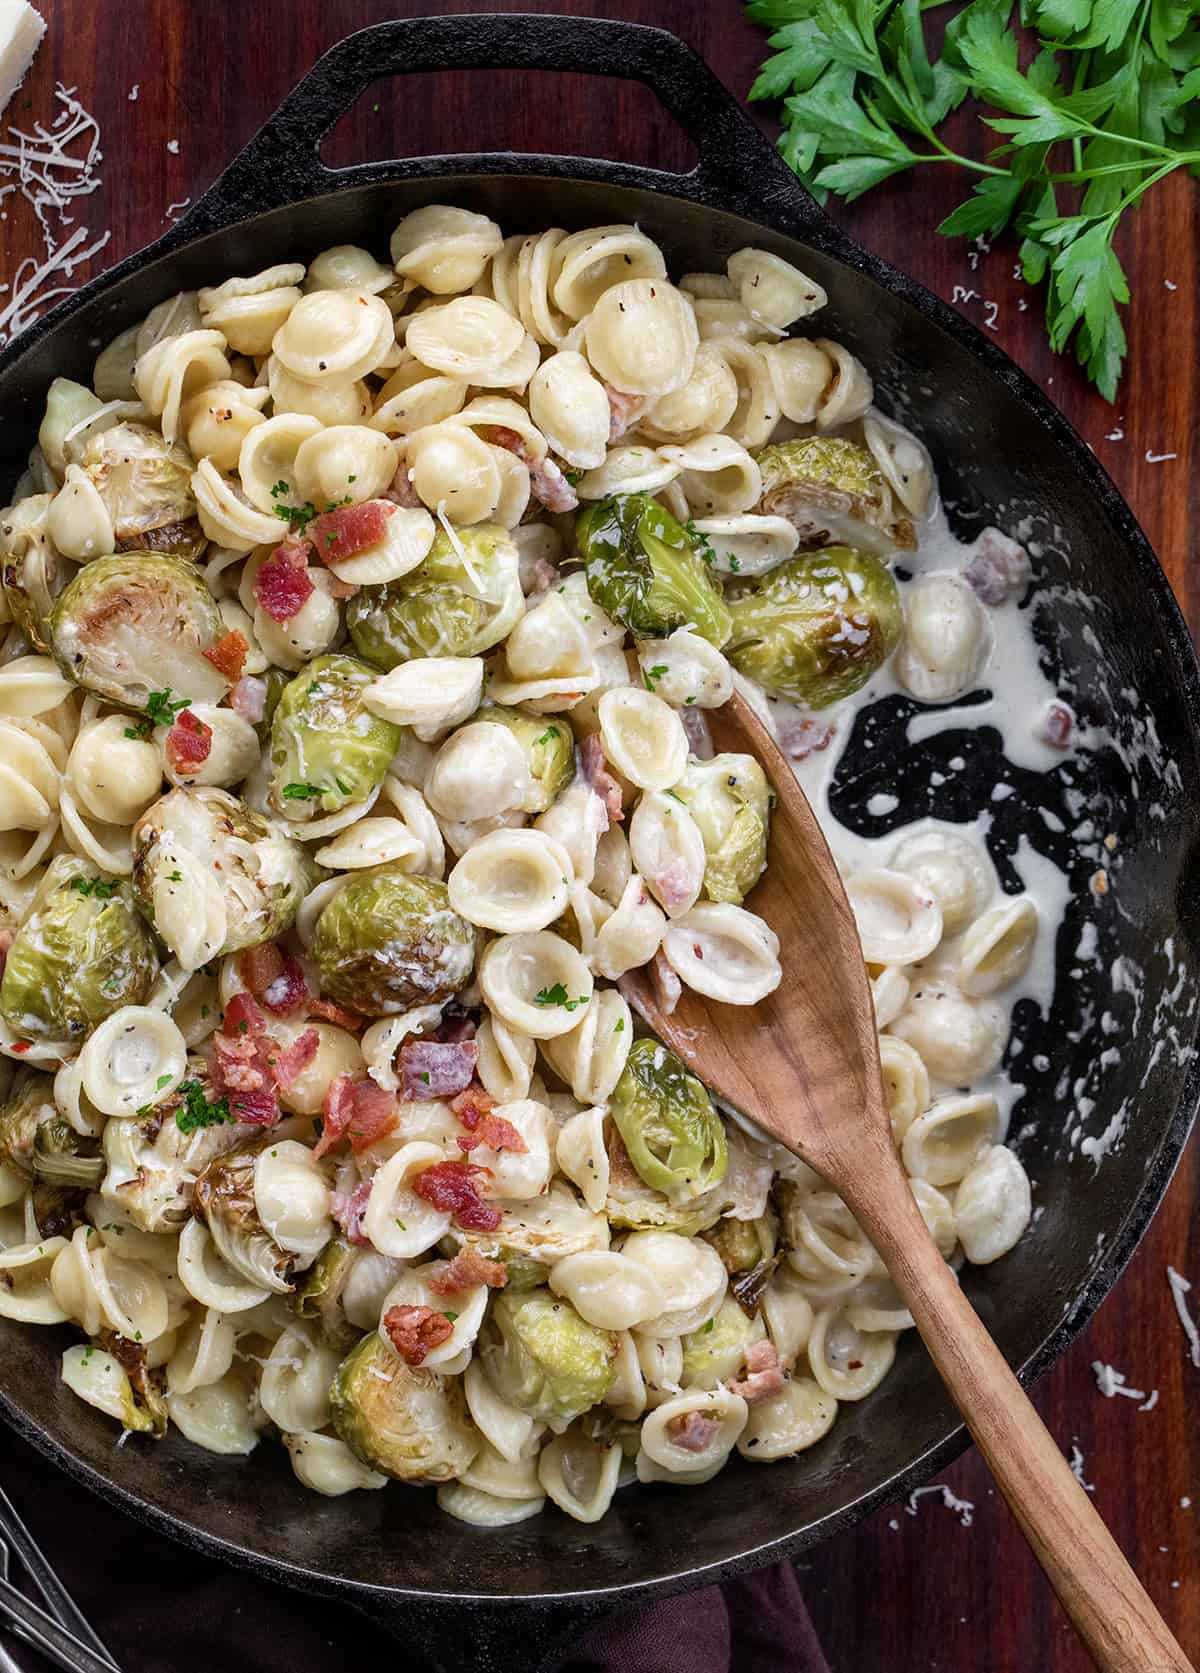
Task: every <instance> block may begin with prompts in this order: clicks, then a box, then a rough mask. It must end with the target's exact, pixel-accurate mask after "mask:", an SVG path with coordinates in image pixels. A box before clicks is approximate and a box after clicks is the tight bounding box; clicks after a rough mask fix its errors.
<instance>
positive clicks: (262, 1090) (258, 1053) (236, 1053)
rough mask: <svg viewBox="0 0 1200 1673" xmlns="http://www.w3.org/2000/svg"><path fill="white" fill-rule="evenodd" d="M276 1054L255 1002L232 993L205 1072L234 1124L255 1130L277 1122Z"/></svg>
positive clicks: (243, 994)
mask: <svg viewBox="0 0 1200 1673" xmlns="http://www.w3.org/2000/svg"><path fill="white" fill-rule="evenodd" d="M279 1051H280V1047H279V1045H278V1042H276V1041H275V1040H273V1039H272V1038H271V1036H270V1035H269V1034H268V1033H267V1027H266V1019H265V1018H264V1017H263V1014H262V1012H261V1011H260V1010H259V1008H258V1005H257V1004H256V1002H255V1001H254V999H253V998H252V997H251V996H250V994H248V993H235V994H234V996H233V998H232V999H231V1000H230V1001H229V1004H228V1005H227V1006H226V1007H225V1021H224V1025H223V1028H222V1030H221V1032H220V1033H218V1034H214V1035H213V1037H212V1053H211V1056H210V1058H209V1069H208V1073H209V1079H210V1081H211V1082H212V1087H213V1094H214V1096H215V1097H221V1096H222V1095H225V1096H227V1097H228V1098H229V1113H230V1114H231V1115H232V1116H233V1118H234V1120H235V1121H246V1122H249V1123H250V1124H251V1125H253V1126H256V1127H271V1126H273V1125H274V1124H275V1122H276V1121H278V1119H279V1095H278V1092H277V1089H276V1080H275V1068H274V1064H275V1060H276V1059H277V1058H278V1055H279Z"/></svg>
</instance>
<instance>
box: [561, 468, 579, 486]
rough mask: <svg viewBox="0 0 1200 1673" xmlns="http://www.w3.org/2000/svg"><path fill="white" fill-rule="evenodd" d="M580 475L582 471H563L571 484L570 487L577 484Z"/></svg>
mask: <svg viewBox="0 0 1200 1673" xmlns="http://www.w3.org/2000/svg"><path fill="white" fill-rule="evenodd" d="M582 475H583V472H582V471H564V472H563V476H564V477H565V478H566V479H567V481H568V482H569V483H570V484H571V486H572V488H574V487H576V486H577V485H578V483H579V479H580V477H581V476H582Z"/></svg>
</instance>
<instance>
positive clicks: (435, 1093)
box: [400, 1040, 479, 1099]
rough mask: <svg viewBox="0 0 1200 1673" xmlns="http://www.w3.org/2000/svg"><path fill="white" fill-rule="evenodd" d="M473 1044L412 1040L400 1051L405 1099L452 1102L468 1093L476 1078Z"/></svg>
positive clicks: (474, 1048) (477, 1053) (477, 1052)
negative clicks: (461, 1094)
mask: <svg viewBox="0 0 1200 1673" xmlns="http://www.w3.org/2000/svg"><path fill="white" fill-rule="evenodd" d="M478 1055H479V1048H478V1046H476V1044H475V1042H474V1040H462V1041H454V1042H448V1043H443V1042H442V1041H439V1040H409V1041H407V1042H406V1043H405V1044H404V1045H403V1046H401V1048H400V1066H401V1068H402V1069H403V1071H404V1085H403V1096H404V1098H406V1099H421V1098H449V1097H451V1096H452V1095H453V1094H454V1093H458V1092H465V1091H466V1089H467V1087H469V1086H470V1084H471V1081H472V1078H473V1077H474V1074H475V1060H476V1058H477V1057H478Z"/></svg>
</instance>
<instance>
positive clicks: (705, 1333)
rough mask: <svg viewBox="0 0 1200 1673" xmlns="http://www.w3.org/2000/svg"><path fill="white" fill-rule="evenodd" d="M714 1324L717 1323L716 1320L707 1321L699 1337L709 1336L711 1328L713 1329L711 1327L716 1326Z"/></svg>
mask: <svg viewBox="0 0 1200 1673" xmlns="http://www.w3.org/2000/svg"><path fill="white" fill-rule="evenodd" d="M716 1322H717V1321H716V1319H709V1321H708V1323H707V1324H706V1325H705V1326H704V1328H703V1329H702V1330H701V1332H700V1334H701V1336H709V1335H711V1333H712V1327H713V1325H715V1324H716Z"/></svg>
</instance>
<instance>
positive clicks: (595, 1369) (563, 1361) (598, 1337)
mask: <svg viewBox="0 0 1200 1673" xmlns="http://www.w3.org/2000/svg"><path fill="white" fill-rule="evenodd" d="M481 1352H482V1356H483V1367H484V1370H485V1371H486V1373H487V1376H488V1380H489V1381H490V1382H491V1383H492V1385H493V1387H494V1388H495V1389H496V1390H497V1391H498V1393H500V1394H501V1395H502V1396H503V1397H504V1399H506V1400H508V1401H510V1402H511V1403H512V1405H514V1406H517V1407H518V1408H519V1409H520V1410H521V1411H523V1412H527V1413H528V1414H529V1416H530V1417H533V1418H536V1419H537V1420H538V1422H540V1423H552V1424H554V1426H555V1428H556V1429H559V1430H562V1429H564V1428H565V1427H566V1425H567V1424H568V1423H570V1422H572V1421H573V1419H575V1418H577V1417H580V1416H582V1414H583V1413H584V1412H586V1411H590V1410H591V1408H592V1407H593V1406H598V1405H599V1404H600V1402H601V1400H603V1398H604V1396H605V1395H606V1394H607V1393H608V1390H609V1386H610V1384H611V1383H612V1379H613V1359H614V1357H615V1355H616V1337H615V1336H614V1335H613V1333H612V1331H610V1330H599V1329H597V1327H596V1326H595V1325H591V1324H588V1323H587V1322H586V1320H584V1319H582V1318H580V1316H579V1314H578V1313H577V1312H576V1311H575V1309H574V1307H572V1306H571V1304H570V1302H568V1301H563V1300H562V1299H561V1298H560V1297H559V1296H556V1295H554V1294H553V1293H552V1292H551V1291H550V1290H543V1289H538V1290H526V1291H524V1293H522V1294H516V1295H510V1294H509V1293H508V1291H507V1290H504V1291H502V1292H501V1294H499V1295H498V1296H497V1297H496V1299H495V1301H494V1302H493V1303H492V1311H491V1316H490V1318H489V1320H488V1323H487V1324H486V1325H485V1327H484V1334H483V1337H482V1348H481Z"/></svg>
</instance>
